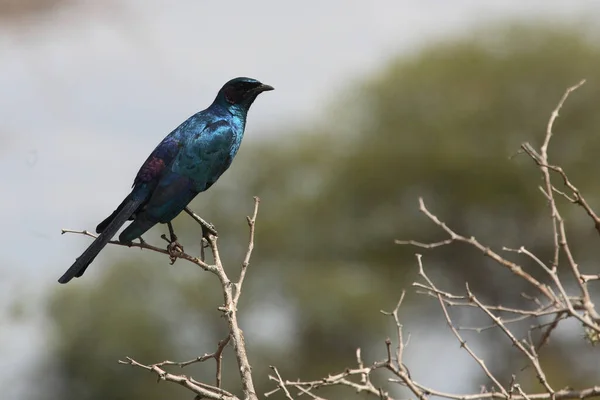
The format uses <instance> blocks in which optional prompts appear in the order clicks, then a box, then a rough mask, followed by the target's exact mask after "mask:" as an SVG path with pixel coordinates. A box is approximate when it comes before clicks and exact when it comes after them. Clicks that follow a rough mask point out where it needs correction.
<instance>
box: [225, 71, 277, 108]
mask: <svg viewBox="0 0 600 400" xmlns="http://www.w3.org/2000/svg"><path fill="white" fill-rule="evenodd" d="M269 90H274V88H273V86H269V85H265V84H264V83H261V82H259V81H257V80H256V79H252V78H234V79H232V80H230V81H229V82H227V83H226V84H225V85H223V87H222V88H221V90H219V94H218V95H217V100H219V101H220V102H222V103H223V104H225V105H229V106H240V107H242V108H245V109H246V110H247V109H248V108H250V105H252V103H253V102H254V100H256V97H257V96H258V95H259V94H261V93H262V92H266V91H269Z"/></svg>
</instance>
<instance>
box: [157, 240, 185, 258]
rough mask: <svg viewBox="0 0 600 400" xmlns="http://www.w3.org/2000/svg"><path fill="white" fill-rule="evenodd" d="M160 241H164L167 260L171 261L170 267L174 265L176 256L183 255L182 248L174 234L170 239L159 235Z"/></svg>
mask: <svg viewBox="0 0 600 400" xmlns="http://www.w3.org/2000/svg"><path fill="white" fill-rule="evenodd" d="M160 237H161V238H162V239H164V240H165V241H166V242H167V243H168V244H167V253H168V254H169V260H170V261H171V265H173V264H175V261H177V258H178V256H180V255H181V254H183V246H182V245H181V244H180V243H179V242H178V241H177V236H176V235H175V234H172V235H171V238H167V235H165V234H162V235H160Z"/></svg>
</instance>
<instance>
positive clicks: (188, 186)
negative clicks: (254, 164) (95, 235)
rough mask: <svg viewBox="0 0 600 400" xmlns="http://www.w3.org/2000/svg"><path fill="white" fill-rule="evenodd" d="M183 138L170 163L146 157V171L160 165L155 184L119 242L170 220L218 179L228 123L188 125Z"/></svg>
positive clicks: (226, 155) (227, 147)
mask: <svg viewBox="0 0 600 400" xmlns="http://www.w3.org/2000/svg"><path fill="white" fill-rule="evenodd" d="M195 128H196V129H195ZM185 137H186V140H185V142H184V144H183V146H181V149H180V150H179V152H178V153H177V155H176V156H175V157H174V158H173V161H172V162H171V164H170V165H165V166H163V165H162V163H161V162H160V160H158V161H153V158H152V156H151V157H149V161H148V162H147V164H148V166H147V167H146V170H147V171H150V172H149V174H156V173H157V172H155V171H158V170H159V168H158V167H154V169H153V168H152V164H156V165H157V166H160V175H159V176H158V178H157V182H156V183H154V182H155V181H154V180H153V184H152V193H151V195H150V197H149V199H148V201H147V202H145V203H144V205H143V207H141V208H140V212H139V213H137V214H136V217H135V220H134V221H133V222H132V223H131V224H130V225H129V226H128V227H127V228H125V230H124V231H123V232H122V233H121V235H120V236H119V240H120V241H122V242H130V241H132V240H134V239H135V238H137V237H139V236H141V235H143V234H144V233H145V232H146V231H147V230H148V229H150V228H151V227H152V226H153V225H155V224H156V223H159V222H161V223H166V222H169V221H171V220H172V219H173V218H175V217H176V216H177V215H179V213H180V212H181V211H183V209H184V208H185V207H186V206H187V205H188V204H189V203H190V201H192V200H193V199H194V197H195V196H196V195H197V194H198V193H199V192H201V191H203V190H205V189H206V188H207V187H208V186H210V185H212V183H214V182H215V181H216V180H217V179H218V177H219V176H220V175H221V173H222V172H223V171H224V170H225V169H226V167H225V168H224V164H226V163H227V166H228V164H229V163H231V161H230V156H229V152H230V143H229V141H230V140H229V139H228V138H230V137H231V125H230V124H229V123H228V122H226V121H224V120H216V121H213V122H212V123H207V124H204V126H202V127H198V126H196V127H194V126H192V127H189V128H188V129H187V131H186V132H185ZM146 170H144V172H145V171H146ZM153 176H157V175H153ZM153 179H154V178H153Z"/></svg>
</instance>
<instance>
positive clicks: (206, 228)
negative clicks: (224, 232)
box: [200, 220, 219, 240]
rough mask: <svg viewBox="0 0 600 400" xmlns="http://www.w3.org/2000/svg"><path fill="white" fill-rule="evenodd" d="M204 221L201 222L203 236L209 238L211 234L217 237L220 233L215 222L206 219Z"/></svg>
mask: <svg viewBox="0 0 600 400" xmlns="http://www.w3.org/2000/svg"><path fill="white" fill-rule="evenodd" d="M202 222H203V223H201V224H200V226H202V237H203V238H204V239H206V240H208V237H209V236H211V235H212V236H215V237H217V236H219V234H218V233H217V229H216V228H215V226H214V225H213V224H211V223H210V222H206V221H204V220H203V221H202Z"/></svg>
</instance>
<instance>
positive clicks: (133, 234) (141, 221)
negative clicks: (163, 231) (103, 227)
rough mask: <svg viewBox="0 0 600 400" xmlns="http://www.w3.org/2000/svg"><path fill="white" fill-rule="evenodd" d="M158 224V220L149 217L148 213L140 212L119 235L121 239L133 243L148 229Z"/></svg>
mask: <svg viewBox="0 0 600 400" xmlns="http://www.w3.org/2000/svg"><path fill="white" fill-rule="evenodd" d="M154 225H156V221H152V220H150V219H148V216H147V215H146V213H141V214H138V215H137V216H136V218H135V221H133V222H132V223H131V224H130V225H129V226H128V227H127V228H125V229H124V230H123V232H121V234H120V235H119V241H120V242H123V243H131V242H132V241H133V240H134V239H137V238H139V237H140V236H142V235H143V234H144V233H146V231H148V229H150V228H152V227H153V226H154Z"/></svg>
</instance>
